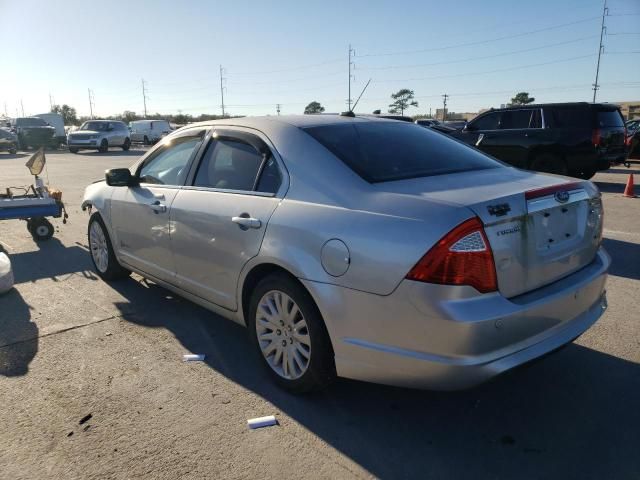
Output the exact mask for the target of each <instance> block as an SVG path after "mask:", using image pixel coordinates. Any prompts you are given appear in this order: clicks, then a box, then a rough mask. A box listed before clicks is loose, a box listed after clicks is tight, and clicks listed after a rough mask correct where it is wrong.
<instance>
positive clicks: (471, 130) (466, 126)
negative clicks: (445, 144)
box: [462, 122, 475, 132]
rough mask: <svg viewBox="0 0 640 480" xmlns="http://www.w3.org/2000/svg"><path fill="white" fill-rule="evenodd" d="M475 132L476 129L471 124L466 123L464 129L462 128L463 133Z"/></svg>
mask: <svg viewBox="0 0 640 480" xmlns="http://www.w3.org/2000/svg"><path fill="white" fill-rule="evenodd" d="M474 130H475V127H474V126H473V125H471V124H470V123H469V122H467V123H465V124H464V127H462V131H463V132H473V131H474Z"/></svg>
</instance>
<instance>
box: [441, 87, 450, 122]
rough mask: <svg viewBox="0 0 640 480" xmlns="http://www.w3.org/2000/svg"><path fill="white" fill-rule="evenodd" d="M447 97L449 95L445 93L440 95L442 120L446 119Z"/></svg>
mask: <svg viewBox="0 0 640 480" xmlns="http://www.w3.org/2000/svg"><path fill="white" fill-rule="evenodd" d="M447 98H449V95H447V94H446V93H445V94H444V95H442V106H443V108H442V121H443V122H444V121H446V120H447Z"/></svg>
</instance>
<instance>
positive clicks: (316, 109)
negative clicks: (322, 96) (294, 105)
mask: <svg viewBox="0 0 640 480" xmlns="http://www.w3.org/2000/svg"><path fill="white" fill-rule="evenodd" d="M322 112H324V107H323V106H322V105H320V102H316V101H313V102H311V103H310V104H309V105H307V106H306V107H304V113H305V114H309V113H322Z"/></svg>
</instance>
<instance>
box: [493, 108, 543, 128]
mask: <svg viewBox="0 0 640 480" xmlns="http://www.w3.org/2000/svg"><path fill="white" fill-rule="evenodd" d="M535 112H539V110H505V111H504V112H502V117H501V118H500V128H501V129H514V128H539V127H536V126H532V119H533V120H535V119H534V117H535ZM533 123H534V124H535V121H534V122H533Z"/></svg>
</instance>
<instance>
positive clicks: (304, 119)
mask: <svg viewBox="0 0 640 480" xmlns="http://www.w3.org/2000/svg"><path fill="white" fill-rule="evenodd" d="M363 122H364V123H366V122H376V123H377V122H397V120H389V119H385V118H372V117H369V116H359V115H357V114H356V115H355V116H354V117H350V116H346V115H324V114H319V115H318V114H310V115H265V116H256V117H237V118H224V119H218V120H206V121H204V122H197V123H192V124H190V125H189V127H192V126H204V125H220V126H222V125H228V126H239V127H252V128H260V127H261V126H266V125H269V124H271V125H276V124H279V125H289V126H293V127H298V128H307V127H317V126H323V125H341V124H349V123H363Z"/></svg>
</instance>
